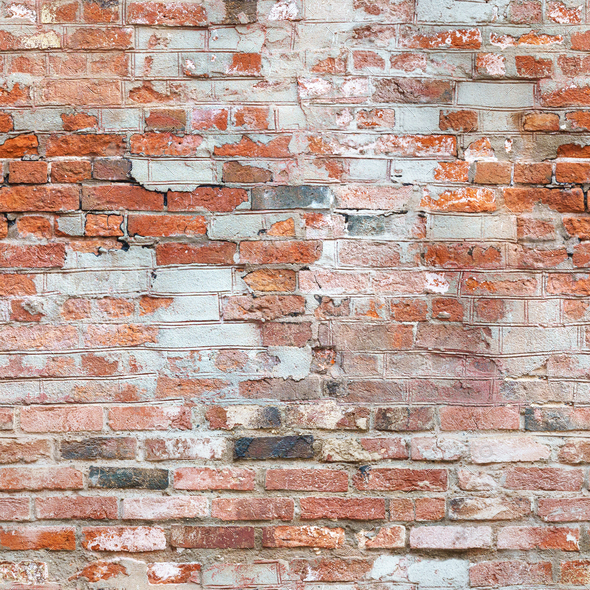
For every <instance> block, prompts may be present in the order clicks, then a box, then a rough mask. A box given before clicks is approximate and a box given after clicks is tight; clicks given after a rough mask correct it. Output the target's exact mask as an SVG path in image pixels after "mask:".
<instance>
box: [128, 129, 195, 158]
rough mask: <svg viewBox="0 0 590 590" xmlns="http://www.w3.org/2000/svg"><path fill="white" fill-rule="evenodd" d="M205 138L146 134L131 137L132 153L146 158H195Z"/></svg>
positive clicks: (170, 134) (169, 134)
mask: <svg viewBox="0 0 590 590" xmlns="http://www.w3.org/2000/svg"><path fill="white" fill-rule="evenodd" d="M202 141H203V138H202V137H201V136H200V135H184V136H182V137H180V136H178V135H173V134H172V133H145V134H143V135H139V134H135V135H132V136H131V153H132V154H143V155H145V156H194V155H195V152H196V150H197V148H198V147H199V146H200V145H201V143H202Z"/></svg>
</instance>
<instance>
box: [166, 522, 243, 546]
mask: <svg viewBox="0 0 590 590" xmlns="http://www.w3.org/2000/svg"><path fill="white" fill-rule="evenodd" d="M170 544H171V545H172V547H184V548H190V549H253V548H254V528H252V527H237V526H227V527H215V526H210V527H204V526H178V525H176V526H173V527H172V528H171V531H170Z"/></svg>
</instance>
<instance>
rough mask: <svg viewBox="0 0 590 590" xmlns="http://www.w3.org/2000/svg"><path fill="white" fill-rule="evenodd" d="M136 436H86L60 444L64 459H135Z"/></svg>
mask: <svg viewBox="0 0 590 590" xmlns="http://www.w3.org/2000/svg"><path fill="white" fill-rule="evenodd" d="M136 447H137V441H136V440H135V439H134V438H101V437H97V438H84V439H82V440H64V441H62V442H61V445H60V449H59V450H60V454H61V458H62V459H79V460H80V459H81V460H84V459H86V460H88V459H135V449H136Z"/></svg>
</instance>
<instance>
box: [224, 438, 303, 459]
mask: <svg viewBox="0 0 590 590" xmlns="http://www.w3.org/2000/svg"><path fill="white" fill-rule="evenodd" d="M312 457H313V436H263V437H260V438H250V437H245V438H239V439H237V440H236V442H235V444H234V459H311V458H312Z"/></svg>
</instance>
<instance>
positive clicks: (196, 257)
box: [156, 242, 237, 266]
mask: <svg viewBox="0 0 590 590" xmlns="http://www.w3.org/2000/svg"><path fill="white" fill-rule="evenodd" d="M236 251H237V247H236V244H234V243H233V242H206V243H203V244H198V245H197V244H176V243H173V242H168V243H166V244H158V245H157V246H156V263H157V264H158V265H159V266H166V265H170V264H223V265H231V264H233V263H234V257H235V255H236Z"/></svg>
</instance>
